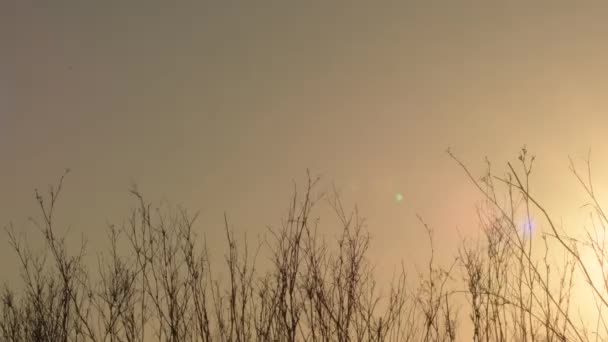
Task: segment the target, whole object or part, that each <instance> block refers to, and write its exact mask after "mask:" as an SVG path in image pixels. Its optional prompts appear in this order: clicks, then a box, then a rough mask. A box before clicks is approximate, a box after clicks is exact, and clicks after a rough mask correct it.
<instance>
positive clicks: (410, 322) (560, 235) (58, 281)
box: [0, 148, 608, 342]
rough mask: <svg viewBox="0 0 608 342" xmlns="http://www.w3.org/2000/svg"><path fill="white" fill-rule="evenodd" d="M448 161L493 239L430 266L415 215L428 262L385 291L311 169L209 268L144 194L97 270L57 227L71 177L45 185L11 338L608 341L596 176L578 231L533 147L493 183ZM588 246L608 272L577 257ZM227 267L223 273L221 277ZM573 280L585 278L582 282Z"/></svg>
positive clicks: (17, 244) (202, 251)
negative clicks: (477, 199)
mask: <svg viewBox="0 0 608 342" xmlns="http://www.w3.org/2000/svg"><path fill="white" fill-rule="evenodd" d="M448 153H449V155H450V156H451V157H453V158H454V160H455V161H456V163H458V164H459V165H460V166H461V167H462V169H463V170H464V171H465V173H466V175H467V176H468V177H469V178H470V180H471V181H472V182H473V184H474V185H475V186H476V187H477V188H478V190H479V191H480V192H481V193H482V194H483V195H484V197H485V202H484V204H483V206H482V207H480V208H479V210H478V213H479V223H480V225H481V227H482V229H483V239H482V240H480V241H476V242H475V243H471V241H468V240H467V241H463V243H462V244H461V246H460V248H459V253H458V255H457V256H456V258H455V260H456V261H455V262H454V263H453V264H452V265H448V266H447V267H442V266H439V265H437V264H436V262H435V258H434V255H435V250H434V247H433V246H434V245H433V240H434V234H433V230H432V229H431V228H430V227H429V226H428V225H426V223H425V222H424V221H423V220H422V219H420V221H421V223H422V225H423V227H425V228H426V230H427V233H428V237H429V240H430V241H431V245H430V246H431V247H430V249H431V257H430V260H429V263H428V268H427V269H426V270H425V272H423V273H421V274H420V275H419V277H418V278H417V281H418V286H415V287H413V288H410V286H409V285H408V282H407V281H406V280H407V279H406V273H405V270H404V269H403V268H402V269H401V271H400V273H398V274H397V275H396V276H395V278H394V281H393V282H392V283H391V284H387V285H385V286H382V285H384V284H377V283H376V281H375V279H374V267H373V264H372V263H371V261H370V260H369V259H368V257H367V253H368V249H369V245H370V236H369V234H368V233H367V231H366V227H365V221H364V220H363V219H362V218H361V217H360V216H359V214H358V212H357V210H356V209H355V210H352V211H348V210H345V208H344V207H343V205H342V202H341V201H340V198H339V196H338V194H337V192H334V194H333V195H332V196H322V195H319V194H317V191H316V188H317V181H318V179H312V178H311V177H310V176H309V177H308V182H307V184H306V187H305V190H304V191H303V193H301V194H300V193H298V191H295V192H294V195H293V198H292V200H291V202H290V205H289V210H288V213H287V215H286V218H285V219H284V220H283V223H282V225H281V226H280V227H278V228H273V229H269V234H268V237H267V238H266V239H264V240H263V241H262V242H261V243H260V244H259V245H258V246H256V248H255V249H250V248H249V244H248V241H247V240H241V241H238V240H237V238H236V237H235V236H234V234H233V232H232V231H231V229H230V227H229V224H228V220H227V219H225V227H224V229H225V236H226V239H225V241H226V242H227V246H226V253H225V258H224V261H223V263H221V265H218V264H215V263H214V264H213V267H214V268H213V272H212V263H211V261H210V257H209V253H208V252H207V248H206V245H205V244H204V242H201V239H200V238H199V236H197V234H196V228H195V227H196V219H197V215H196V214H195V215H191V214H190V213H188V212H187V211H186V210H181V209H180V210H161V209H152V208H151V204H150V203H149V202H147V200H146V199H145V198H144V197H143V196H142V194H141V193H140V192H139V191H138V190H137V189H135V188H134V189H133V190H132V191H131V193H132V195H133V198H134V200H135V203H136V206H135V209H133V210H132V212H131V215H130V216H129V218H128V220H126V223H125V224H123V225H121V226H113V225H111V226H109V227H108V229H107V233H108V241H109V244H108V246H109V247H108V249H107V250H106V252H105V253H103V254H101V255H100V256H99V258H98V262H97V264H96V266H94V267H90V266H89V264H90V263H87V262H86V260H85V256H86V253H85V252H86V248H85V244H84V243H83V244H82V246H81V248H80V249H79V250H78V251H77V252H75V253H74V252H71V251H70V250H68V248H67V246H66V238H65V236H64V235H61V233H60V229H59V228H58V227H57V224H56V223H55V220H54V213H55V206H56V203H57V200H58V198H59V195H60V193H61V189H62V185H63V180H64V178H63V177H62V178H61V179H60V181H59V183H58V184H57V186H55V187H52V188H51V189H50V191H49V193H48V196H42V195H41V194H39V193H38V192H36V200H37V203H38V205H39V209H40V219H39V220H37V221H34V222H35V224H36V225H37V227H38V229H39V231H40V232H41V234H42V237H43V238H44V247H45V248H44V251H41V252H34V251H32V249H31V248H30V246H29V245H28V244H27V243H25V242H24V240H23V239H22V238H21V237H20V236H18V235H17V234H16V233H15V230H14V229H13V228H12V227H11V226H9V227H8V229H7V235H8V241H9V243H10V245H11V246H12V248H13V249H14V251H15V252H16V255H17V256H18V260H19V262H20V266H21V267H20V270H21V278H22V280H23V286H22V287H21V288H20V289H19V290H18V291H14V290H11V289H9V288H8V287H5V289H4V291H3V292H2V297H1V298H2V303H0V305H1V311H0V342H4V341H15V342H16V341H65V342H67V341H116V342H118V341H125V342H135V341H141V342H143V341H156V340H158V341H175V342H177V341H180V342H181V341H204V342H207V341H239V342H247V341H289V342H291V341H340V342H342V341H378V342H380V341H455V340H457V339H458V338H459V337H460V338H462V336H463V334H462V333H460V329H461V327H470V328H471V329H470V330H471V337H472V339H473V341H476V342H477V341H479V342H481V341H592V340H597V341H601V340H604V339H606V338H608V327H607V325H606V322H605V320H604V316H603V311H602V310H604V309H605V308H606V306H607V305H608V287H607V284H608V274H606V272H605V271H604V270H605V268H604V267H603V265H604V262H605V260H606V258H607V254H606V249H605V243H604V238H605V228H606V225H607V224H608V218H607V217H606V215H605V213H604V211H603V210H602V209H601V207H600V204H599V201H598V198H597V195H596V193H595V190H594V188H593V185H592V182H591V174H590V171H589V173H588V174H587V175H586V176H583V175H582V174H581V173H580V172H579V171H578V170H577V169H576V168H575V165H574V163H571V170H572V171H573V173H574V175H575V177H576V178H577V179H578V180H579V181H580V183H581V185H582V187H583V189H584V190H585V191H586V193H587V195H588V197H589V198H590V204H589V205H590V208H591V209H592V211H591V214H592V218H593V220H592V222H593V223H594V225H593V226H592V229H590V230H588V231H587V234H586V235H585V236H583V237H582V238H575V237H573V236H570V235H568V234H567V233H566V232H565V229H563V227H561V226H559V225H558V224H557V223H556V221H555V220H554V219H553V217H552V216H551V215H550V214H549V212H548V211H547V210H546V209H545V208H544V207H543V206H542V205H541V204H540V202H539V200H538V199H537V198H536V197H535V195H534V193H533V192H532V191H531V186H530V176H531V174H532V167H533V162H534V157H532V156H530V155H529V154H528V151H527V150H526V149H525V148H524V149H523V150H522V152H521V154H520V156H519V163H518V165H517V167H516V166H513V165H512V164H510V163H509V164H507V170H506V173H505V174H504V176H497V175H496V174H494V173H493V172H492V170H491V168H490V166H491V165H490V163H489V162H488V164H487V166H488V167H487V172H486V174H485V175H484V177H482V178H481V179H478V178H477V177H475V176H473V174H472V173H471V172H470V171H469V169H468V168H467V167H466V166H465V165H464V164H463V163H462V162H461V161H460V160H459V159H457V158H456V157H455V156H454V154H452V153H451V152H449V151H448ZM586 166H587V170H590V169H591V167H590V164H589V162H588V161H587V165H586ZM322 199H323V200H326V201H327V202H328V203H329V204H330V205H331V207H332V208H333V209H334V212H335V214H336V217H337V218H338V222H339V223H340V228H341V229H340V231H341V233H340V234H339V236H338V237H337V238H336V239H335V241H334V242H333V243H328V242H326V240H325V239H324V236H321V235H320V234H318V233H317V232H318V226H319V219H318V217H316V216H315V215H316V214H315V213H316V211H315V210H316V208H317V206H318V203H319V201H320V200H322ZM533 221H542V223H543V225H542V227H544V228H545V229H544V230H543V229H540V228H541V227H532V222H533ZM521 222H524V224H523V225H522V223H521ZM539 226H540V224H539ZM121 242H122V244H121ZM583 249H587V250H588V251H590V252H591V253H592V255H594V256H595V260H594V261H595V262H597V265H599V267H596V266H593V265H590V264H589V262H590V261H589V260H588V259H586V258H583V257H582V253H583ZM260 258H263V259H264V260H263V264H264V265H265V267H264V271H261V270H260V268H258V266H259V265H260V263H261V262H260V261H259V259H260ZM592 261H593V260H592ZM215 267H218V269H217V270H216V269H215ZM596 269H599V270H601V271H600V272H601V277H599V278H601V280H598V277H597V276H595V275H594V272H595V273H597V272H596V271H593V270H596ZM218 270H220V272H218ZM222 272H223V273H225V274H226V275H227V277H226V278H227V279H223V281H220V277H219V276H218V274H219V273H222ZM577 276H578V279H580V280H582V281H580V283H578V284H575V283H576V282H575V279H577ZM457 278H458V279H457ZM576 286H579V287H580V288H582V289H583V291H588V292H590V293H592V294H593V298H594V299H595V301H593V302H592V303H588V304H587V306H585V309H586V310H592V311H593V312H594V313H595V316H594V317H595V318H594V321H593V322H589V321H583V320H581V319H580V318H579V316H577V313H576V312H575V310H573V308H574V307H575V305H576V303H575V301H574V300H573V297H574V293H575V288H577V287H576ZM381 289H384V291H382V290H381ZM576 291H578V288H577V290H576ZM458 298H460V302H461V304H457V303H459V299H458ZM462 299H466V301H464V302H463V301H462ZM462 303H464V304H462ZM463 312H465V313H466V314H467V315H462V313H463ZM467 316H468V317H467ZM463 317H465V318H463Z"/></svg>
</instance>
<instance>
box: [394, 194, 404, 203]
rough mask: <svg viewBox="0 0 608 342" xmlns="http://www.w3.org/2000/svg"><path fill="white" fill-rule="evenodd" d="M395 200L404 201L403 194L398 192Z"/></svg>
mask: <svg viewBox="0 0 608 342" xmlns="http://www.w3.org/2000/svg"><path fill="white" fill-rule="evenodd" d="M395 201H397V202H401V201H403V194H396V195H395Z"/></svg>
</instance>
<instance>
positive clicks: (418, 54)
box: [0, 0, 608, 280]
mask: <svg viewBox="0 0 608 342" xmlns="http://www.w3.org/2000/svg"><path fill="white" fill-rule="evenodd" d="M457 3H458V4H457ZM517 3H519V4H521V5H517V4H515V2H501V4H500V5H499V4H498V2H487V1H484V2H481V1H480V2H478V3H473V2H466V3H465V2H457V1H443V2H439V1H420V2H418V3H415V2H408V1H391V2H376V1H374V2H372V1H367V2H364V1H356V2H355V1H349V2H346V1H320V2H313V1H299V2H296V1H272V2H271V1H240V2H239V1H215V2H211V1H174V2H168V1H151V0H149V1H94V2H93V1H26V0H18V1H17V0H4V1H0V52H1V53H0V165H1V169H0V170H1V171H0V172H1V174H0V175H1V177H0V221H1V223H2V224H5V223H8V222H9V221H10V220H13V221H14V223H15V225H16V227H17V228H18V229H19V230H21V231H27V232H28V235H29V234H34V233H35V231H33V230H32V229H31V227H30V226H28V225H27V224H26V218H27V216H28V215H31V214H33V213H36V211H35V210H36V207H35V202H34V199H33V189H34V188H35V187H38V188H41V189H45V188H46V186H47V185H48V184H50V183H53V182H54V181H55V180H56V179H57V178H58V177H59V176H60V175H61V173H62V170H63V169H64V168H66V167H69V168H71V169H72V170H73V172H72V173H71V174H70V176H69V177H68V179H67V181H66V187H65V189H64V190H65V193H64V195H65V196H64V197H63V201H62V204H61V206H60V207H59V208H58V210H64V212H63V215H62V216H61V223H62V224H64V225H70V226H72V227H73V228H72V230H73V231H74V232H77V233H83V234H84V235H85V236H87V237H88V238H89V240H90V241H91V242H90V245H91V246H92V247H93V248H94V247H95V246H96V244H98V242H97V241H99V238H100V237H102V236H103V233H102V232H103V228H104V226H105V225H106V223H107V222H120V221H121V220H122V217H124V215H125V214H126V213H127V212H128V210H129V208H130V206H131V204H132V201H131V198H130V196H129V195H128V192H127V190H128V189H129V186H130V184H131V182H133V181H134V182H136V183H138V184H139V186H140V189H141V190H142V191H143V192H144V194H147V196H148V198H149V199H150V200H155V201H158V200H162V199H167V200H168V201H170V202H171V203H175V204H182V205H184V206H185V207H187V208H190V209H192V210H197V209H200V210H201V213H202V216H201V223H202V225H203V227H202V228H203V229H204V231H205V232H206V234H207V235H208V236H209V238H210V239H214V238H215V239H217V238H218V236H220V234H222V233H223V231H222V229H221V228H222V226H221V224H222V220H223V217H222V214H223V212H224V211H227V212H228V214H229V217H230V218H231V221H232V223H233V225H234V228H235V229H236V230H237V231H247V232H248V234H250V235H253V236H255V235H256V234H258V233H260V232H263V231H264V229H265V228H264V227H265V226H266V225H268V224H275V225H276V224H278V223H279V222H280V221H279V220H280V218H281V215H282V214H284V213H285V209H286V208H287V205H288V202H287V200H288V198H289V195H290V193H291V191H292V181H293V180H296V181H298V182H299V183H300V184H302V185H303V180H304V176H305V170H306V168H310V169H311V171H312V172H313V173H314V174H321V175H322V176H323V177H324V179H325V181H326V182H325V183H324V185H323V186H325V187H327V186H329V184H331V182H332V181H333V182H335V183H336V185H337V186H338V187H339V188H341V189H343V193H344V197H345V201H346V203H348V204H353V203H357V204H358V205H359V207H360V210H361V212H362V214H363V215H364V216H366V217H368V220H369V226H370V229H371V231H372V234H373V236H374V237H375V240H374V243H375V247H374V248H373V253H374V256H375V257H376V260H377V261H379V262H384V261H389V260H390V261H393V262H395V263H396V262H398V261H399V260H398V258H412V257H415V256H416V255H417V252H418V251H421V250H423V249H424V247H425V245H424V244H421V242H420V241H421V240H420V239H421V238H422V237H423V232H424V230H423V229H422V228H421V226H420V225H419V224H418V223H417V221H416V218H415V214H416V213H420V214H422V215H423V216H424V217H425V218H426V220H427V221H428V222H429V223H430V224H431V225H432V226H434V227H435V229H436V230H437V231H439V232H440V235H441V239H440V240H441V241H439V244H440V248H441V249H442V250H443V249H444V248H446V250H447V246H451V245H454V242H455V239H457V238H458V230H460V231H461V232H465V233H475V231H476V229H477V226H476V225H475V224H474V217H473V214H474V204H475V200H476V197H475V191H474V189H473V188H472V187H471V186H470V185H469V184H468V183H467V182H466V178H465V177H464V175H463V174H462V172H460V171H459V170H458V168H457V167H456V165H455V164H454V163H453V162H452V161H451V160H450V159H449V158H448V157H447V156H446V154H445V153H444V151H445V149H446V147H448V146H451V147H452V148H453V150H454V151H455V152H456V153H457V154H459V155H460V156H461V157H462V158H463V159H464V160H465V161H467V162H469V163H470V164H471V165H472V166H473V168H474V169H475V170H479V167H480V166H481V165H482V164H481V161H482V160H483V157H484V156H485V155H488V156H490V157H491V158H492V159H493V160H495V161H496V164H497V167H501V166H502V165H504V162H505V161H506V160H509V158H510V160H513V159H514V157H515V156H516V153H517V150H518V148H519V147H520V146H522V145H523V144H527V145H528V147H529V148H530V149H531V150H532V151H533V152H535V153H536V154H537V155H538V161H537V162H538V169H537V172H538V174H539V183H538V187H537V189H538V191H539V192H540V194H541V198H543V199H545V200H547V201H548V202H549V203H550V205H551V209H553V208H555V209H559V208H560V207H561V206H563V205H565V203H574V205H579V204H581V203H580V202H577V201H578V197H576V196H579V195H580V192H578V191H576V188H575V187H574V186H573V185H574V181H572V180H571V178H569V177H568V172H567V156H568V155H569V154H570V155H573V156H575V157H577V156H582V155H584V154H585V153H586V151H587V149H588V148H592V149H593V151H594V155H595V160H596V174H598V175H600V176H599V178H598V182H599V183H600V185H601V184H602V182H601V181H602V177H601V175H602V172H604V171H606V169H607V168H606V167H605V163H606V162H608V156H606V154H605V152H606V141H607V140H606V132H607V131H606V128H608V97H607V96H606V94H608V65H607V64H608V62H606V61H608V43H607V38H608V23H606V18H608V4H605V3H604V2H599V1H598V2H594V3H596V4H597V5H594V6H592V5H584V4H582V2H568V3H569V4H568V5H558V2H557V1H555V2H545V4H544V5H542V4H541V3H540V2H523V1H521V2H517ZM532 3H534V4H532ZM563 3H566V2H563ZM589 3H591V2H589ZM524 4H525V5H524ZM540 175H542V178H543V179H540V178H541V177H540ZM564 177H568V178H566V179H567V181H564ZM606 184H608V183H606ZM397 193H402V194H403V196H404V198H403V200H402V201H400V202H396V201H395V194H397ZM573 200H574V202H569V201H573ZM572 208H575V207H572ZM28 227H30V228H28ZM0 246H1V249H0V260H2V262H0V270H2V271H0V280H4V279H6V278H7V277H8V276H7V274H9V273H11V272H10V271H14V269H15V268H14V267H15V266H14V265H12V261H14V260H15V259H14V257H13V256H12V254H11V253H10V252H9V251H7V248H6V247H7V244H6V243H5V242H4V241H3V240H0ZM449 255H451V254H450V253H446V256H449ZM5 260H6V261H5ZM4 270H6V271H9V272H4Z"/></svg>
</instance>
